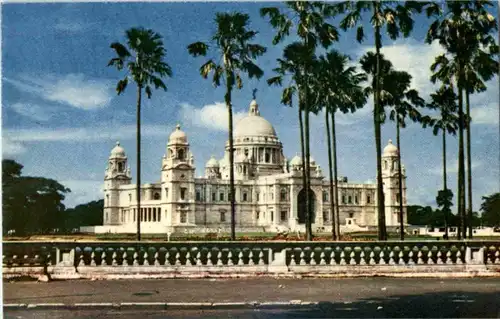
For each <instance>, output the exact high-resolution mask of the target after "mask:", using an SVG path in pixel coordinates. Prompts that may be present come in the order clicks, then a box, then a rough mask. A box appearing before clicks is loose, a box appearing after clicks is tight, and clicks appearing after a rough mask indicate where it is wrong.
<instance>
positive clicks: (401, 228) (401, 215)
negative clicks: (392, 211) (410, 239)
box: [396, 114, 405, 241]
mask: <svg viewBox="0 0 500 319" xmlns="http://www.w3.org/2000/svg"><path fill="white" fill-rule="evenodd" d="M399 135H400V127H399V115H398V114H396V143H397V144H398V184H399V196H398V197H399V198H398V200H399V238H400V239H401V240H402V241H403V240H405V223H404V212H403V175H402V174H401V143H400V139H399Z"/></svg>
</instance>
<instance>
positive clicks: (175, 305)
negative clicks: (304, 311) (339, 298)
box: [3, 300, 319, 310]
mask: <svg viewBox="0 0 500 319" xmlns="http://www.w3.org/2000/svg"><path fill="white" fill-rule="evenodd" d="M318 304H319V303H318V302H309V301H305V302H303V301H302V300H290V301H274V302H267V301H266V302H256V301H254V302H213V303H212V302H119V303H111V302H102V303H96V302H91V303H73V304H64V303H38V304H4V305H3V307H4V309H6V310H24V309H37V308H38V309H67V310H76V309H80V310H81V309H85V310H89V309H148V310H152V309H157V310H166V309H234V308H237V309H241V308H246V309H248V308H280V307H283V306H287V307H290V306H292V307H301V306H302V307H303V306H313V305H318Z"/></svg>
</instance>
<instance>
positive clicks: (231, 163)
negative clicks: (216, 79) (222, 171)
mask: <svg viewBox="0 0 500 319" xmlns="http://www.w3.org/2000/svg"><path fill="white" fill-rule="evenodd" d="M228 76H229V75H228ZM227 78H228V77H226V79H227ZM225 100H226V101H225V102H226V106H227V114H228V117H229V132H228V133H229V196H230V198H229V200H230V201H231V240H233V241H234V240H236V203H235V199H236V196H235V194H234V152H233V107H232V105H231V86H229V85H228V86H227V91H226V95H225Z"/></svg>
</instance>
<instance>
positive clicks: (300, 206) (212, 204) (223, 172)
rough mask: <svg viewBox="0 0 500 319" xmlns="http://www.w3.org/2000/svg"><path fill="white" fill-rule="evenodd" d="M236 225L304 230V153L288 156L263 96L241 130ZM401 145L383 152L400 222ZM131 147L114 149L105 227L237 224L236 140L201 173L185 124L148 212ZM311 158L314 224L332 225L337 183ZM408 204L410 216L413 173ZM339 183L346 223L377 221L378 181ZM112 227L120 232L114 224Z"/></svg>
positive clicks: (388, 205) (173, 140) (148, 189)
mask: <svg viewBox="0 0 500 319" xmlns="http://www.w3.org/2000/svg"><path fill="white" fill-rule="evenodd" d="M233 135H234V171H235V196H236V227H237V229H238V230H239V231H245V230H248V231H256V230H265V231H274V230H280V229H283V228H287V229H290V230H302V231H303V230H304V229H305V227H304V223H305V206H304V199H305V196H306V192H305V190H304V189H303V187H302V160H301V157H300V156H295V157H293V158H292V159H291V160H290V161H288V160H287V159H286V158H285V156H284V155H283V145H282V144H281V142H280V140H279V138H278V136H277V134H276V131H275V129H274V128H273V126H272V125H271V124H270V123H269V122H268V121H267V120H266V119H264V118H263V117H262V116H261V115H260V112H259V106H258V104H257V102H256V101H255V100H253V101H252V102H251V103H250V108H249V112H248V115H247V116H246V117H244V118H243V119H241V120H240V121H239V122H238V123H236V125H235V129H234V134H233ZM397 153H398V150H397V148H396V147H395V146H394V145H393V144H392V142H391V141H389V144H388V145H387V146H386V147H385V148H384V151H383V161H382V165H383V166H382V169H383V175H382V176H383V181H384V194H385V215H386V224H387V226H389V227H390V226H394V227H396V226H398V225H399V203H398V193H399V187H398V175H397V171H398V170H397V165H398V162H397ZM127 160H128V159H127V156H126V154H125V150H124V149H123V147H121V146H120V144H119V143H117V145H116V146H115V147H114V148H113V149H112V151H111V155H110V157H109V161H108V166H107V168H106V173H105V179H104V180H105V184H104V193H105V194H104V219H103V220H104V226H106V227H105V228H106V229H109V231H113V232H134V231H135V225H136V223H137V218H140V219H141V225H142V226H141V227H142V229H143V231H144V232H154V233H162V232H173V231H176V230H181V229H186V228H188V229H189V228H190V229H201V228H222V229H228V228H229V227H230V223H231V209H230V198H229V143H228V142H227V143H226V145H225V151H224V156H223V157H222V159H220V160H217V159H215V158H214V157H213V156H212V157H211V158H210V159H209V160H208V162H207V163H206V165H205V172H204V173H205V174H204V177H199V178H197V177H195V166H194V159H193V153H192V152H191V150H190V146H189V142H188V138H187V135H186V133H184V132H183V131H182V130H181V128H180V126H179V125H177V127H176V129H175V131H174V132H173V133H172V134H171V135H170V138H169V140H168V144H167V149H166V153H165V155H164V156H163V158H162V161H161V172H160V173H161V178H160V182H158V183H153V184H144V185H142V186H141V212H140V214H137V211H136V206H137V202H136V185H135V184H131V172H130V168H129V167H128V166H127ZM310 162H311V172H310V176H311V191H310V198H311V199H312V201H313V204H312V206H313V218H312V219H313V229H324V230H325V231H329V230H331V224H332V222H331V211H330V209H331V207H330V196H331V194H330V191H329V189H330V187H329V181H328V180H326V179H325V177H324V176H323V172H322V170H321V168H320V166H319V165H317V163H316V162H315V161H314V159H313V158H311V159H310ZM402 172H403V204H404V210H405V211H404V216H405V217H404V218H405V221H406V174H405V169H404V166H402ZM337 185H338V187H339V203H338V205H339V206H340V223H341V225H344V226H349V225H358V226H360V227H365V226H376V225H377V220H378V219H377V209H376V207H377V200H378V199H377V192H376V185H375V184H359V183H349V182H348V180H347V178H345V177H343V178H340V179H339V180H338V181H337ZM111 229H112V230H111Z"/></svg>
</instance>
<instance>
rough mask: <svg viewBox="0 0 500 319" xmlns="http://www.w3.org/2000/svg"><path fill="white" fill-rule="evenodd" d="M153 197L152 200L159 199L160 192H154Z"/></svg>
mask: <svg viewBox="0 0 500 319" xmlns="http://www.w3.org/2000/svg"><path fill="white" fill-rule="evenodd" d="M153 199H154V200H159V199H160V193H158V192H155V193H154V195H153Z"/></svg>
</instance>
